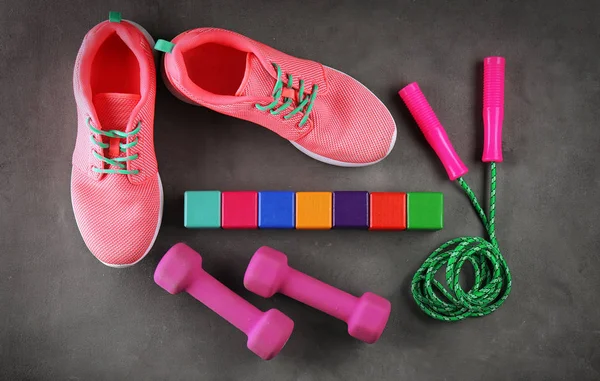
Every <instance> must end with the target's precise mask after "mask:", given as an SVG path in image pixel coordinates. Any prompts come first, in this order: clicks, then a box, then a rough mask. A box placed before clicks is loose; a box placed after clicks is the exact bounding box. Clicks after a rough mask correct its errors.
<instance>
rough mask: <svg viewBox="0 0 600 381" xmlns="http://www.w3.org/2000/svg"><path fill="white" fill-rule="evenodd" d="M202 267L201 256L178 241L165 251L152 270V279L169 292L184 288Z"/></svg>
mask: <svg viewBox="0 0 600 381" xmlns="http://www.w3.org/2000/svg"><path fill="white" fill-rule="evenodd" d="M201 268H202V257H201V256H200V255H198V253H196V252H195V251H194V250H193V249H192V248H191V247H189V246H188V245H186V244H184V243H178V244H176V245H174V246H173V247H172V248H170V249H169V251H167V253H166V254H165V255H164V257H163V259H162V260H161V261H160V263H159V264H158V266H157V267H156V271H155V272H154V281H155V282H156V284H158V285H159V286H160V287H162V288H164V289H165V290H167V292H169V293H170V294H178V293H180V292H181V291H183V290H185V289H186V287H187V286H188V285H189V283H190V281H192V280H193V279H194V277H195V274H196V271H197V269H201Z"/></svg>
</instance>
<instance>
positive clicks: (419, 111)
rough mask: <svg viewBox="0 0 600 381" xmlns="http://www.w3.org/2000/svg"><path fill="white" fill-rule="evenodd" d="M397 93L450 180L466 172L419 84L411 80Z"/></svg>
mask: <svg viewBox="0 0 600 381" xmlns="http://www.w3.org/2000/svg"><path fill="white" fill-rule="evenodd" d="M398 94H400V97H401V98H402V100H403V101H404V103H406V106H407V107H408V110H409V111H410V113H411V114H412V116H413V118H415V120H416V121H417V125H418V126H419V128H420V129H421V131H422V132H423V135H425V139H427V142H428V143H429V145H430V146H431V147H432V148H433V150H434V151H435V153H436V154H437V155H438V157H439V158H440V160H441V161H442V164H443V165H444V168H445V169H446V172H447V173H448V177H450V180H453V181H454V180H456V179H457V178H459V177H461V176H462V175H464V174H465V173H467V172H468V169H467V167H466V166H465V165H464V163H463V162H462V161H461V160H460V157H458V154H457V153H456V151H455V150H454V147H452V143H450V139H448V135H447V134H446V131H445V130H444V127H443V126H442V124H441V123H440V121H439V120H438V118H437V116H435V113H434V112H433V110H432V109H431V106H430V105H429V103H428V102H427V99H426V98H425V95H423V93H422V92H421V89H420V88H419V85H418V84H417V83H416V82H413V83H411V84H410V85H408V86H406V87H405V88H403V89H402V90H400V92H399V93H398Z"/></svg>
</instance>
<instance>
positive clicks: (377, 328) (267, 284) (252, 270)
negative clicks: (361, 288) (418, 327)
mask: <svg viewBox="0 0 600 381" xmlns="http://www.w3.org/2000/svg"><path fill="white" fill-rule="evenodd" d="M299 276H301V277H302V278H303V279H304V280H307V279H310V280H309V283H310V284H303V286H308V287H310V286H314V287H315V288H317V289H318V290H316V291H314V289H313V291H309V294H310V293H311V292H316V293H317V294H318V295H317V294H310V295H309V296H308V297H303V296H305V295H306V293H304V295H300V294H298V293H295V295H293V296H292V297H294V298H295V299H297V300H301V301H303V302H304V303H306V304H308V305H312V306H313V307H316V308H319V309H321V310H322V311H325V312H328V313H330V314H333V315H334V316H337V317H338V318H340V319H343V320H345V321H346V322H347V324H348V333H349V334H350V335H351V336H353V337H355V338H357V339H359V340H362V341H364V342H366V343H369V344H372V343H374V342H376V341H377V340H378V339H379V337H380V336H381V334H382V333H383V330H384V329H385V326H386V324H387V321H388V318H389V316H390V312H391V304H390V302H389V301H388V300H387V299H385V298H383V297H381V296H379V295H376V294H373V293H371V292H367V293H365V294H364V295H362V296H361V297H360V298H358V297H355V296H352V295H350V294H347V293H346V292H344V291H342V290H338V289H335V288H334V287H332V286H330V285H327V284H324V283H322V282H320V281H318V280H316V279H314V278H310V277H308V276H307V275H305V274H302V273H299V272H298V271H297V270H294V269H292V268H290V267H289V266H288V260H287V256H286V255H285V254H284V253H282V252H280V251H278V250H275V249H273V248H270V247H267V246H263V247H261V248H259V249H258V250H257V251H256V253H255V254H254V256H252V259H251V260H250V264H249V265H248V268H247V270H246V274H245V275H244V286H245V287H246V289H248V290H250V291H252V292H254V293H255V294H258V295H260V296H262V297H265V298H269V297H271V296H273V295H274V294H275V293H277V292H283V293H284V294H286V295H288V296H290V295H289V292H294V291H297V290H299V289H303V290H304V291H306V290H307V288H305V287H302V286H300V287H298V286H297V284H296V287H293V288H288V289H287V290H285V289H284V290H283V291H282V286H283V285H284V283H286V282H289V281H290V279H292V278H294V279H296V280H297V279H298V277H299ZM333 293H335V295H333V296H332V294H333ZM323 295H328V296H326V297H325V298H328V297H332V298H335V301H333V303H334V304H337V303H341V304H339V306H342V305H346V306H350V307H348V308H347V309H345V311H347V314H346V313H342V316H340V315H337V312H339V311H340V310H339V309H338V308H335V309H334V311H332V310H331V309H330V310H329V311H327V306H326V304H327V303H328V302H329V300H325V304H323V303H320V302H319V301H318V300H317V299H320V301H321V302H322V301H324V299H323ZM319 296H321V298H319ZM313 297H314V298H313ZM342 300H346V301H347V300H350V302H349V304H344V303H343V302H342ZM315 303H317V305H315ZM343 315H345V316H343Z"/></svg>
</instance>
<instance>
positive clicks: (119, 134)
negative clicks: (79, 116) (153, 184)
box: [87, 118, 142, 175]
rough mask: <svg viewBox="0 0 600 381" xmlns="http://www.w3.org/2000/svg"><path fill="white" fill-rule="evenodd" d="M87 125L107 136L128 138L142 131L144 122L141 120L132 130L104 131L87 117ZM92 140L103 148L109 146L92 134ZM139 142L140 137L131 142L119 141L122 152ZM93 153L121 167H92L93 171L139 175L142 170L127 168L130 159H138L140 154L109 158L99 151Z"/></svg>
mask: <svg viewBox="0 0 600 381" xmlns="http://www.w3.org/2000/svg"><path fill="white" fill-rule="evenodd" d="M87 125H88V127H89V129H90V130H91V131H92V132H93V133H95V134H98V135H103V136H107V137H109V138H119V139H127V138H129V137H131V136H133V135H135V134H137V133H138V132H140V129H141V128H142V122H141V121H140V122H138V124H137V127H136V128H135V129H134V130H132V131H130V132H123V131H118V130H109V131H102V130H99V129H97V128H96V127H94V126H92V119H91V118H88V119H87ZM90 140H91V141H92V143H94V144H96V145H97V146H99V147H100V148H102V149H106V148H108V147H109V144H107V143H103V142H99V141H97V140H96V139H94V136H93V135H90ZM137 143H138V138H137V137H136V138H135V140H134V141H132V142H130V143H119V148H120V150H121V152H123V153H125V152H127V149H128V148H132V147H135V146H136V144H137ZM93 154H94V156H95V157H96V159H98V160H101V161H103V162H105V163H107V164H109V165H112V166H115V167H119V168H121V169H105V168H96V167H92V171H94V172H98V173H116V174H119V175H137V174H138V173H139V172H140V171H139V170H137V169H134V170H127V169H125V168H127V162H128V161H130V160H135V159H137V158H138V154H135V155H129V156H126V157H116V158H114V159H109V158H107V157H104V156H102V155H100V154H99V153H97V152H96V151H94V152H93Z"/></svg>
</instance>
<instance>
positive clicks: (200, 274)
mask: <svg viewBox="0 0 600 381" xmlns="http://www.w3.org/2000/svg"><path fill="white" fill-rule="evenodd" d="M154 281H155V282H156V283H157V284H158V285H159V286H160V287H162V288H164V289H165V290H167V291H168V292H169V293H171V294H177V293H179V292H181V291H186V292H187V293H189V294H190V295H192V296H193V297H194V298H196V299H197V300H199V301H200V302H202V303H204V304H205V305H206V306H207V307H208V308H210V309H211V310H213V311H215V312H216V313H217V314H219V315H220V316H221V317H223V318H224V319H225V320H227V321H228V322H230V323H231V324H233V325H234V326H235V327H237V328H238V329H239V330H240V331H242V332H244V333H245V334H246V335H247V336H248V349H250V350H251V351H252V352H254V353H256V354H257V355H258V356H260V357H261V358H263V359H264V360H270V359H272V358H273V357H275V355H277V353H279V351H280V350H281V348H283V346H284V345H285V343H286V342H287V341H288V339H289V338H290V335H291V334H292V330H293V328H294V322H293V321H292V319H290V318H289V317H287V316H286V315H284V314H283V313H281V312H280V311H278V310H276V309H271V310H268V311H267V312H262V311H260V310H259V309H258V308H256V307H254V306H253V305H252V304H250V303H248V302H247V301H246V300H244V299H242V298H241V297H240V296H239V295H237V294H236V293H234V292H233V291H231V290H230V289H228V288H227V287H225V286H224V285H223V284H222V283H221V282H219V281H218V280H216V279H215V278H213V277H212V276H211V275H210V274H208V273H207V272H206V271H204V270H203V269H202V257H201V256H200V255H199V254H198V253H196V252H195V251H194V250H193V249H191V248H190V247H189V246H187V245H186V244H184V243H178V244H177V245H175V246H173V247H172V248H171V249H170V250H169V251H167V253H166V254H165V256H164V257H163V258H162V259H161V261H160V263H159V264H158V266H157V267H156V271H155V272H154Z"/></svg>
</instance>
